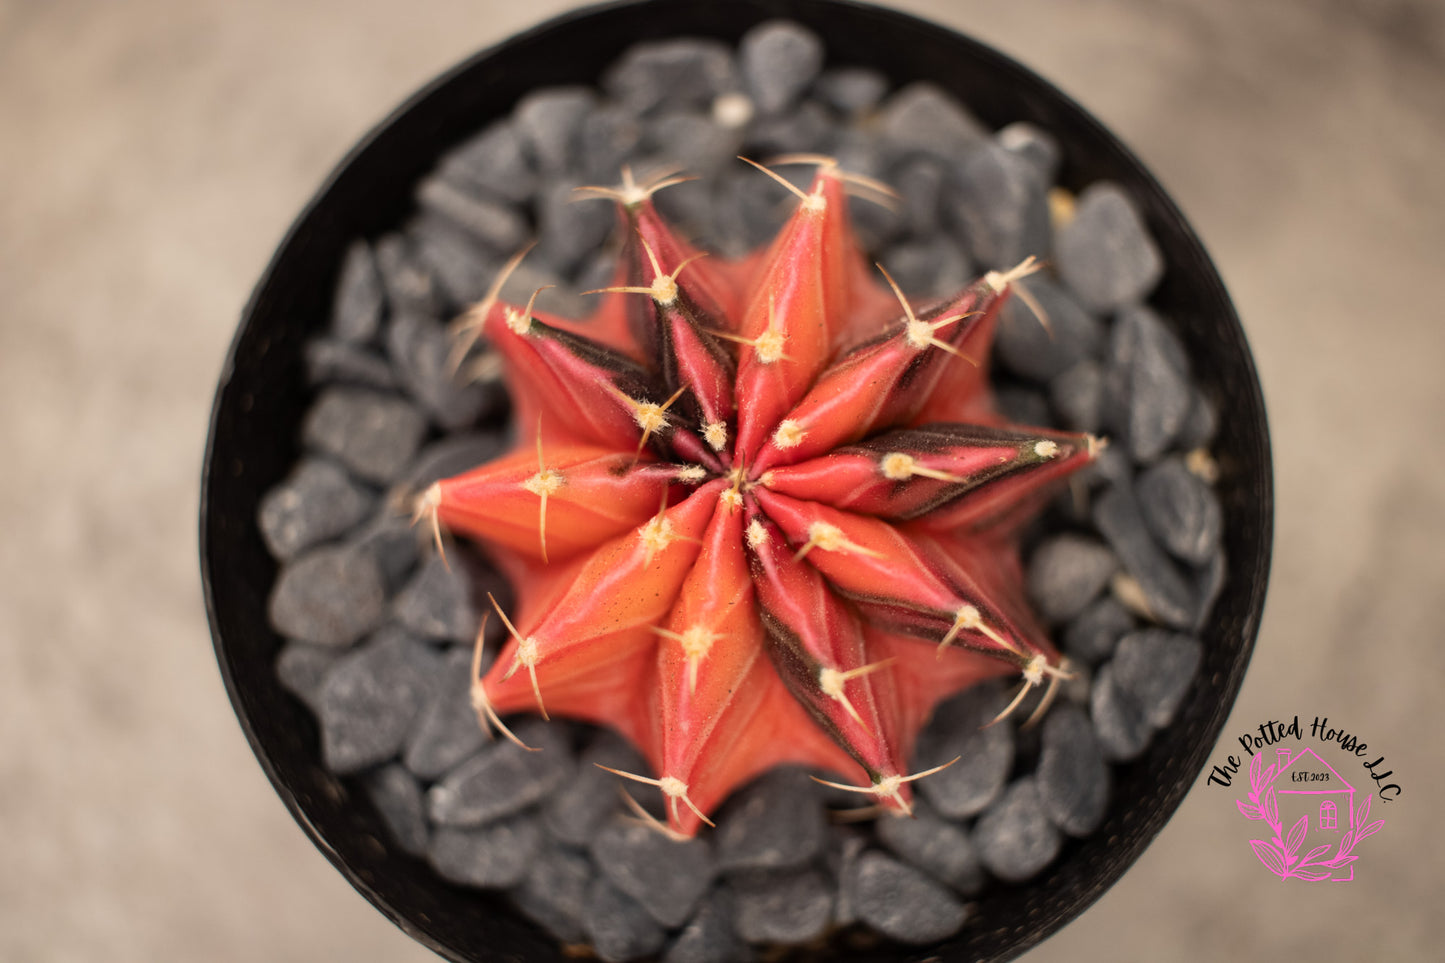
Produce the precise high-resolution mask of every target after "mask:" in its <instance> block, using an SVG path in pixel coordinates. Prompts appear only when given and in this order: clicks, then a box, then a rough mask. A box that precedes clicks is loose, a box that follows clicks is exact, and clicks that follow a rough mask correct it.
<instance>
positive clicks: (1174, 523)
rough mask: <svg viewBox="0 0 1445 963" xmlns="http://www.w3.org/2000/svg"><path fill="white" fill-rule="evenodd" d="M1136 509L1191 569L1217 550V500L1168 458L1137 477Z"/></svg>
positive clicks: (1219, 517) (1221, 521) (1220, 522)
mask: <svg viewBox="0 0 1445 963" xmlns="http://www.w3.org/2000/svg"><path fill="white" fill-rule="evenodd" d="M1135 492H1136V493H1137V494H1138V496H1139V509H1140V511H1142V512H1143V513H1144V521H1145V522H1146V523H1147V524H1148V526H1149V531H1150V532H1152V533H1153V534H1154V537H1155V538H1157V539H1159V541H1160V543H1161V544H1162V545H1163V546H1164V547H1165V548H1167V549H1168V550H1169V551H1170V552H1171V553H1173V555H1174V556H1175V557H1176V558H1180V559H1183V560H1184V561H1186V562H1189V563H1190V564H1192V565H1203V564H1204V563H1205V562H1207V561H1209V559H1210V557H1211V556H1212V555H1213V554H1214V552H1215V550H1216V549H1217V548H1218V547H1219V536H1220V532H1221V530H1222V529H1223V527H1224V519H1223V516H1222V515H1221V513H1220V510H1219V499H1218V498H1216V497H1215V495H1214V492H1213V491H1212V490H1211V489H1210V487H1209V486H1208V485H1207V484H1205V483H1204V481H1203V480H1202V479H1200V478H1199V477H1197V476H1196V475H1194V474H1193V473H1192V472H1190V471H1189V469H1188V468H1186V467H1184V459H1182V458H1168V459H1165V460H1164V461H1161V462H1159V463H1158V464H1157V465H1154V466H1153V467H1151V468H1148V469H1146V470H1145V471H1144V472H1142V473H1141V474H1140V475H1139V479H1138V481H1137V482H1136V484H1135Z"/></svg>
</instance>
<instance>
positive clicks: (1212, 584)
mask: <svg viewBox="0 0 1445 963" xmlns="http://www.w3.org/2000/svg"><path fill="white" fill-rule="evenodd" d="M1228 573H1229V566H1228V565H1227V564H1226V563H1225V561H1224V551H1223V550H1222V549H1220V550H1217V551H1215V553H1214V555H1213V556H1212V557H1211V558H1210V559H1209V562H1208V563H1207V564H1206V565H1205V566H1204V567H1203V568H1202V569H1200V570H1199V573H1198V575H1197V577H1196V579H1195V583H1194V586H1195V591H1197V592H1198V593H1199V617H1198V618H1196V619H1195V620H1194V625H1193V629H1194V631H1195V632H1203V631H1204V623H1205V622H1206V621H1207V620H1208V617H1209V611H1210V609H1212V608H1214V603H1215V601H1217V600H1218V598H1219V593H1220V592H1221V591H1223V590H1224V579H1225V576H1226V575H1227V574H1228Z"/></svg>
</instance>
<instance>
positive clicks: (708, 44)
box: [602, 37, 740, 114]
mask: <svg viewBox="0 0 1445 963" xmlns="http://www.w3.org/2000/svg"><path fill="white" fill-rule="evenodd" d="M602 86H603V88H604V89H605V90H606V91H607V93H608V94H609V95H610V96H611V97H612V98H613V99H615V100H617V101H620V102H621V103H622V104H623V105H624V106H626V107H627V108H628V109H629V110H631V111H632V112H633V113H634V114H644V113H648V112H650V111H652V110H655V109H659V108H674V109H687V108H693V109H706V108H708V107H710V106H711V105H712V102H713V100H715V99H716V98H717V96H718V95H719V94H723V93H728V92H730V91H734V90H737V89H738V88H739V86H740V80H739V78H738V74H737V67H736V65H735V64H734V63H733V56H732V51H731V50H730V49H729V48H728V47H727V45H725V44H723V43H720V42H718V41H715V40H701V39H696V38H689V37H683V38H679V39H676V40H662V41H652V42H645V43H637V44H633V45H632V46H631V47H629V48H628V49H627V51H626V52H625V53H624V54H623V55H622V57H621V59H619V60H618V61H617V62H616V63H615V64H614V65H613V66H612V67H611V68H610V69H609V70H608V71H607V73H606V74H605V75H603V78H602Z"/></svg>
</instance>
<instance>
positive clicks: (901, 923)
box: [852, 852, 968, 945]
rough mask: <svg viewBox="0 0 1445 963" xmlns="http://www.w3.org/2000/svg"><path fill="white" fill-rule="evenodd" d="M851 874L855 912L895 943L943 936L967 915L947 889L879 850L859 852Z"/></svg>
mask: <svg viewBox="0 0 1445 963" xmlns="http://www.w3.org/2000/svg"><path fill="white" fill-rule="evenodd" d="M853 876H854V879H853V883H852V888H853V892H854V894H855V899H856V901H857V906H858V918H859V919H861V920H862V921H863V922H865V923H867V924H868V925H869V926H871V927H873V928H874V929H875V930H877V931H878V932H880V933H882V934H883V935H884V936H887V937H889V938H890V939H895V940H897V941H899V942H900V943H911V944H915V945H918V944H923V943H934V942H937V941H938V940H942V939H946V938H947V937H949V936H952V935H953V934H954V933H957V932H958V929H959V927H961V926H962V925H963V923H964V920H966V919H967V918H968V910H967V908H966V907H964V905H963V904H962V903H960V902H959V901H958V900H957V899H956V898H955V897H954V896H953V894H951V893H950V892H949V891H948V890H946V889H944V888H943V887H942V886H940V885H939V884H937V883H935V882H934V881H933V880H931V879H929V878H928V877H927V876H924V875H923V874H922V873H920V872H919V871H918V870H916V869H913V868H912V867H910V866H905V865H904V864H903V863H900V862H898V861H897V860H895V859H891V858H889V857H888V856H885V855H884V854H883V853H878V852H869V853H864V854H863V856H862V858H861V859H859V860H858V863H857V865H856V866H855V868H854V870H853Z"/></svg>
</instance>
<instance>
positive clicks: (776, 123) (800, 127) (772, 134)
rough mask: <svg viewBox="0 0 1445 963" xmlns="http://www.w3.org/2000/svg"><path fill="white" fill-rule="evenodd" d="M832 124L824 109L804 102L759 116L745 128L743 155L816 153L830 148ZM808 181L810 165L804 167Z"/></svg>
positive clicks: (831, 144) (812, 103)
mask: <svg viewBox="0 0 1445 963" xmlns="http://www.w3.org/2000/svg"><path fill="white" fill-rule="evenodd" d="M834 131H835V125H834V123H833V118H832V117H831V116H830V115H829V114H828V109H827V108H826V107H824V106H823V105H822V104H819V103H817V102H816V101H811V100H809V101H805V102H803V103H801V104H799V105H798V106H797V107H795V108H793V109H792V110H790V111H788V112H787V113H785V114H774V115H770V116H767V117H760V118H758V119H757V120H755V121H754V122H753V124H752V126H750V127H749V128H748V131H747V139H746V141H745V143H744V146H743V151H744V156H752V157H758V156H761V157H764V158H766V157H769V156H771V155H773V154H820V153H826V152H828V151H830V150H831V149H832V146H833V134H834ZM803 170H804V171H807V172H808V174H809V175H810V176H809V180H811V175H812V172H813V168H811V167H804V168H803Z"/></svg>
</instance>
